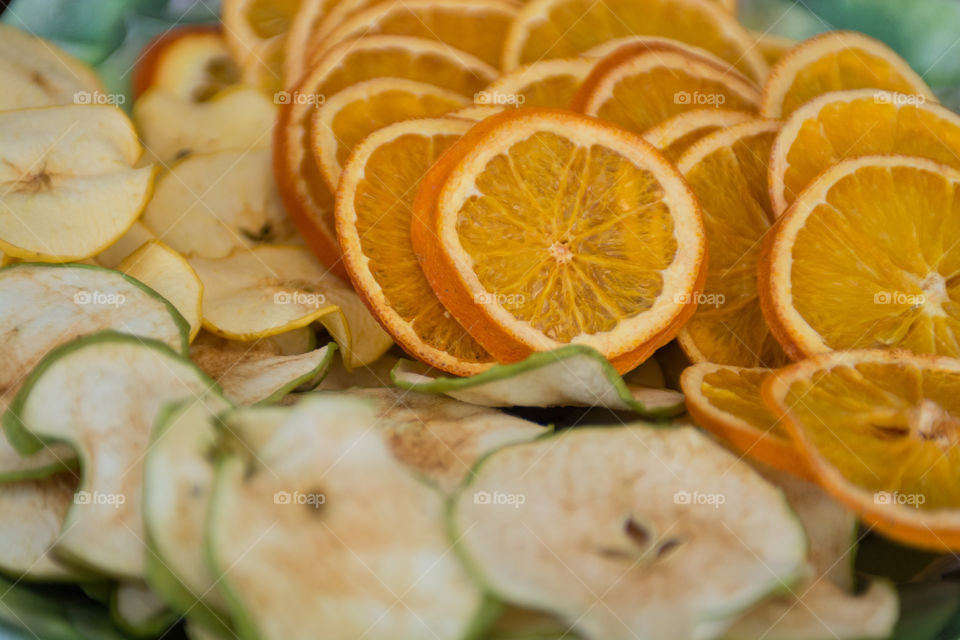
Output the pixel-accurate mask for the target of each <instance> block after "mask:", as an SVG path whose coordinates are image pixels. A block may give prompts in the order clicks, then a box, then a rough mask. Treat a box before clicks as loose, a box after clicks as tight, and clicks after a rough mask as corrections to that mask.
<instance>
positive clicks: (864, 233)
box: [759, 156, 960, 359]
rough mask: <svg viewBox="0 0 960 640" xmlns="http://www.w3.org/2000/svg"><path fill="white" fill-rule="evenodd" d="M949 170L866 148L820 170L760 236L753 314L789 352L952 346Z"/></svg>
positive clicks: (952, 178)
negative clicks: (759, 311) (758, 308)
mask: <svg viewBox="0 0 960 640" xmlns="http://www.w3.org/2000/svg"><path fill="white" fill-rule="evenodd" d="M958 189H960V172H957V171H956V170H953V169H950V168H949V167H946V166H943V165H939V164H937V163H936V162H933V161H931V160H927V159H924V158H913V157H907V156H867V157H863V158H855V159H851V160H845V161H843V162H841V163H839V164H837V165H835V166H833V167H831V168H830V169H828V170H827V171H826V172H824V173H823V174H822V175H821V176H820V177H819V178H817V180H815V181H814V183H813V184H812V185H810V187H809V188H808V189H807V190H806V191H804V192H803V194H802V195H801V196H800V198H799V199H798V200H797V201H796V202H795V203H794V204H793V206H792V207H791V208H790V209H789V210H788V212H787V213H786V215H784V216H783V217H781V218H780V219H779V221H778V222H777V224H776V226H775V227H774V229H773V232H771V233H769V234H768V235H767V237H766V239H765V240H764V246H763V253H762V256H761V258H760V263H759V292H760V301H761V303H762V305H763V314H764V316H765V317H766V319H767V322H768V323H769V325H770V328H771V330H772V331H773V333H774V335H775V336H776V337H777V340H778V341H779V342H780V343H781V345H783V347H784V349H785V350H786V352H787V353H788V354H789V355H790V356H791V357H793V358H794V359H799V358H802V357H804V356H810V355H813V354H816V353H821V352H824V351H830V350H834V349H857V348H894V347H902V348H905V349H910V350H911V351H914V352H917V353H933V354H941V355H949V356H953V357H956V356H958V355H960V342H958V337H957V336H958V335H960V317H958V313H960V312H958V308H957V305H956V302H955V299H956V296H958V295H960V294H958V292H957V290H956V286H955V283H954V282H953V276H954V274H955V273H956V265H958V264H960V243H958V240H960V236H958V229H960V225H958V224H957V223H956V222H955V220H956V217H957V215H958V210H957V208H956V206H955V197H956V193H957V191H958Z"/></svg>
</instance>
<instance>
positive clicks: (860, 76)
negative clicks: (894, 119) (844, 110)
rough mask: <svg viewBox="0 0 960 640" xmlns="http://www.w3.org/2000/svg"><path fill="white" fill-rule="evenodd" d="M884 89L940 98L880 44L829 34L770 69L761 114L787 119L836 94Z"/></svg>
mask: <svg viewBox="0 0 960 640" xmlns="http://www.w3.org/2000/svg"><path fill="white" fill-rule="evenodd" d="M850 89H883V90H886V91H896V92H899V93H906V94H916V95H920V96H924V97H925V98H926V99H927V100H930V101H931V102H936V101H937V98H936V96H935V95H934V94H933V91H931V90H930V87H928V86H927V83H926V82H924V81H923V79H922V78H921V77H920V76H919V75H917V73H916V72H915V71H914V70H913V69H911V68H910V65H909V64H907V61H906V60H904V59H903V58H901V57H900V56H898V55H897V53H896V52H895V51H894V50H893V49H891V48H890V47H888V46H887V45H885V44H883V43H882V42H880V41H879V40H874V39H873V38H871V37H869V36H865V35H863V34H862V33H858V32H856V31H828V32H827V33H824V34H821V35H819V36H815V37H813V38H810V39H809V40H805V41H804V42H802V43H800V44H799V45H797V46H796V47H794V48H793V49H791V50H790V52H789V54H786V55H784V56H783V57H782V58H780V61H779V62H778V63H777V64H776V66H774V67H773V69H771V71H770V77H769V78H767V81H766V84H764V87H763V101H762V103H761V105H760V114H761V115H762V116H764V117H766V118H786V117H787V116H789V115H790V114H791V113H793V112H794V111H796V110H797V108H798V107H800V105H803V104H806V103H807V102H809V101H810V100H813V99H814V98H816V97H817V96H821V95H823V94H825V93H829V92H831V91H847V90H850Z"/></svg>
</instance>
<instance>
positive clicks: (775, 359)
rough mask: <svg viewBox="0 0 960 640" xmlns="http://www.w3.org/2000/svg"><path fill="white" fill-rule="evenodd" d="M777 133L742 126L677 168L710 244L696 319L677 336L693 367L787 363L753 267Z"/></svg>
mask: <svg viewBox="0 0 960 640" xmlns="http://www.w3.org/2000/svg"><path fill="white" fill-rule="evenodd" d="M779 129H780V123H779V122H777V121H776V120H751V121H749V122H744V123H742V124H738V125H735V126H733V127H730V128H729V129H723V130H722V131H718V132H716V133H714V134H711V135H709V136H707V137H706V138H704V139H703V140H701V141H700V142H698V143H697V144H695V145H694V146H693V148H692V149H690V150H689V151H688V152H687V153H685V154H684V155H683V157H681V158H680V160H679V161H678V162H677V168H678V169H679V170H680V173H682V174H683V176H684V177H685V178H686V179H687V182H688V183H689V184H690V188H691V189H693V192H694V193H695V194H696V196H697V199H699V201H700V206H701V207H702V209H703V221H704V226H705V227H706V230H707V241H708V242H709V243H710V264H709V267H708V271H707V284H706V286H705V287H704V290H703V294H702V298H701V299H700V300H699V301H698V302H699V304H698V306H697V312H696V313H695V314H694V315H693V317H692V318H691V319H690V321H689V322H687V324H686V325H684V327H683V328H682V329H681V330H680V333H679V334H678V335H677V339H678V340H679V342H680V346H681V347H683V350H684V352H685V353H686V354H687V356H688V357H689V358H690V359H691V360H692V361H693V362H714V363H717V364H726V365H734V366H740V367H756V366H764V367H778V366H781V365H784V364H786V363H787V362H788V359H787V356H786V354H784V352H783V350H782V349H781V348H780V345H779V344H778V343H777V341H776V339H775V338H774V337H773V335H771V333H770V330H769V329H768V328H767V324H766V322H765V321H764V319H763V314H762V313H761V311H760V301H759V299H758V298H757V260H758V259H759V257H760V248H761V242H762V240H763V237H764V235H765V234H766V233H767V231H768V230H769V229H770V225H771V224H772V222H773V211H772V208H771V206H770V197H769V195H768V194H767V183H766V180H764V178H765V176H766V175H767V158H768V157H770V147H771V146H772V145H773V139H774V137H775V136H776V134H777V131H778V130H779Z"/></svg>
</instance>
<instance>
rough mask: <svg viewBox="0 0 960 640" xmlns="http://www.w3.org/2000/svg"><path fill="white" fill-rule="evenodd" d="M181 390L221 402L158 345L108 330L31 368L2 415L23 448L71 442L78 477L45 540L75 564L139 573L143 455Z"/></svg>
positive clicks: (205, 381) (209, 385)
mask: <svg viewBox="0 0 960 640" xmlns="http://www.w3.org/2000/svg"><path fill="white" fill-rule="evenodd" d="M183 398H197V399H199V401H202V402H207V403H210V404H211V405H213V406H224V404H225V401H223V400H222V399H221V398H220V396H219V395H218V391H217V389H216V385H215V384H214V383H213V381H212V380H210V379H209V378H208V377H207V376H206V375H205V374H204V373H203V372H201V371H200V369H199V368H197V367H196V365H194V364H193V363H192V362H190V361H189V360H187V359H186V358H184V357H183V356H181V355H179V354H177V353H176V352H174V351H173V350H172V349H170V347H169V346H167V345H166V344H164V343H162V342H159V341H157V340H152V339H149V338H142V337H140V336H130V335H126V334H121V333H116V332H113V331H103V332H100V333H96V334H93V335H91V336H86V337H83V338H78V339H77V340H74V341H73V342H70V343H67V344H65V345H62V346H60V347H58V348H56V349H54V350H53V351H51V352H50V353H48V354H47V355H46V356H45V357H44V358H43V360H41V361H40V363H39V364H38V365H37V366H36V368H34V370H33V372H32V373H31V374H30V376H29V377H28V378H27V380H26V381H25V382H24V383H23V386H22V387H21V388H20V391H19V392H18V393H17V395H16V397H15V398H14V401H13V403H12V404H11V405H10V408H9V410H8V411H7V413H6V414H5V415H4V418H3V422H4V428H5V430H6V433H7V437H8V438H9V440H10V442H11V443H12V444H13V445H14V447H16V448H17V449H18V450H19V451H21V452H22V453H25V454H29V453H32V452H33V451H35V450H36V447H37V446H38V444H37V438H39V439H41V440H42V441H43V442H51V441H58V442H66V443H68V444H70V445H71V446H72V447H73V448H74V450H75V452H76V455H77V458H78V459H79V461H80V467H81V471H82V476H81V477H82V479H81V482H80V486H79V489H78V492H77V495H76V498H75V500H74V504H73V505H72V506H71V507H70V509H69V511H68V512H67V518H66V520H65V521H64V524H63V529H62V532H61V535H60V537H59V539H58V540H57V542H56V544H55V545H54V548H53V551H54V553H55V554H56V556H57V557H58V558H60V559H63V560H65V561H69V562H70V563H71V564H72V565H74V566H79V567H83V568H88V569H91V570H95V571H98V572H100V573H102V574H104V575H107V576H114V577H117V578H120V579H133V580H137V579H141V578H142V577H143V574H144V542H143V522H142V517H141V497H142V496H141V489H142V466H143V457H144V455H145V454H146V451H147V443H148V441H149V437H150V429H151V427H152V425H153V421H154V419H155V418H156V416H157V413H158V412H159V410H160V408H161V407H162V406H163V405H164V404H166V403H168V402H172V401H175V400H179V399H183Z"/></svg>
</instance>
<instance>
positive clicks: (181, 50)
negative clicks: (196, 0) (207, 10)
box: [132, 25, 240, 102]
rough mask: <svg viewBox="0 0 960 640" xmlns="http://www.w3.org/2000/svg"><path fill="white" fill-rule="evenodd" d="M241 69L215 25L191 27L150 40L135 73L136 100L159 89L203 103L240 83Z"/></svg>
mask: <svg viewBox="0 0 960 640" xmlns="http://www.w3.org/2000/svg"><path fill="white" fill-rule="evenodd" d="M239 80H240V70H239V69H237V68H236V66H235V65H234V63H233V60H231V59H230V52H229V51H227V46H226V44H225V43H224V40H223V36H222V35H220V29H219V27H217V26H215V25H191V26H187V27H177V28H176V29H172V30H170V31H166V32H164V33H162V34H161V35H159V36H157V37H156V38H154V39H153V40H151V41H150V42H149V43H148V44H147V46H146V47H145V48H144V53H143V55H142V56H141V57H140V60H139V62H137V66H136V68H135V69H134V72H133V82H132V85H133V87H132V90H133V97H134V99H137V98H138V97H139V96H140V95H141V94H143V92H144V91H146V90H147V89H150V88H151V87H159V88H161V89H163V90H165V91H169V92H171V93H174V94H176V95H178V96H180V97H181V98H184V99H188V100H195V101H198V102H199V101H202V100H207V99H208V98H211V97H212V96H214V95H215V94H217V93H218V92H220V91H221V90H222V89H226V88H227V87H229V86H230V85H232V84H235V83H237V82H239Z"/></svg>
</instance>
